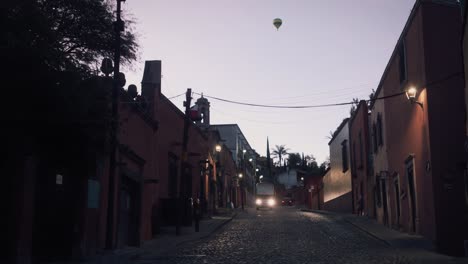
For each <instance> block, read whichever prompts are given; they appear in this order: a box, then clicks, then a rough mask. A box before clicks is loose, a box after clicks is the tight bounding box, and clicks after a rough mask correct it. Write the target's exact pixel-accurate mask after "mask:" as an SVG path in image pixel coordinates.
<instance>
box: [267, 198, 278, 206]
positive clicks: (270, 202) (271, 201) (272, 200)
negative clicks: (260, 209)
mask: <svg viewBox="0 0 468 264" xmlns="http://www.w3.org/2000/svg"><path fill="white" fill-rule="evenodd" d="M275 203H276V202H275V200H274V199H268V205H269V206H273V205H275Z"/></svg>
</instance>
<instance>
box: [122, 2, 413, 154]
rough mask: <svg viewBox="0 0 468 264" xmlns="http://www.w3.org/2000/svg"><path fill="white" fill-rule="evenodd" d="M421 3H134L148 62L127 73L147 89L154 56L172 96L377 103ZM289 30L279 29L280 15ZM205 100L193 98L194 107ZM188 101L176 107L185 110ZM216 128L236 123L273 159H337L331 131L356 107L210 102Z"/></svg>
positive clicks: (130, 5) (130, 6) (127, 8)
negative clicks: (282, 155) (280, 151)
mask: <svg viewBox="0 0 468 264" xmlns="http://www.w3.org/2000/svg"><path fill="white" fill-rule="evenodd" d="M414 2H415V0H362V1H361V0H357V1H347V0H339V1H338V0H325V1H316V0H308V1H307V0H288V1H285V0H283V1H279V0H270V1H266V0H237V1H228V0H209V1H208V0H197V1H195V0H185V1H182V0H170V1H169V0H166V1H162V0H140V1H138V0H127V1H126V2H124V3H123V5H122V9H123V10H124V12H125V13H127V15H130V16H131V17H134V19H135V21H136V23H135V25H134V29H135V32H136V33H137V35H138V39H139V40H138V42H139V44H140V59H139V61H138V62H136V63H135V64H134V65H132V67H131V68H124V69H123V71H124V72H125V74H126V76H127V84H130V83H134V84H137V86H140V83H141V78H142V76H143V66H144V61H145V60H161V61H162V74H163V80H162V92H163V94H165V95H166V96H167V97H171V96H174V95H178V94H181V93H183V92H185V91H186V89H187V88H192V90H193V91H194V92H198V93H204V94H206V95H211V96H216V97H221V98H225V99H230V100H237V101H242V102H249V103H257V104H275V105H313V104H324V103H341V102H350V101H352V98H354V97H357V98H360V99H368V96H369V94H370V93H371V91H372V89H373V88H374V89H375V88H376V87H377V85H378V82H379V80H380V78H381V75H382V73H383V71H384V69H385V66H386V65H387V62H388V60H389V58H390V56H391V53H392V51H393V49H394V46H395V44H396V42H397V40H398V37H399V35H400V33H401V31H402V29H403V27H404V24H405V22H406V19H407V18H408V15H409V14H410V11H411V8H412V7H413V4H414ZM277 17H278V18H281V19H282V20H283V25H282V26H281V28H280V29H279V30H278V31H277V30H276V28H275V27H274V26H273V19H274V18H277ZM197 98H198V95H194V101H195V100H196V99H197ZM183 100H184V98H183V96H181V97H179V98H176V99H173V100H172V101H173V102H174V104H176V105H177V106H178V107H179V108H181V109H182V107H183V105H182V102H183ZM209 100H210V102H211V123H213V124H226V123H237V124H239V127H240V128H241V130H242V131H243V133H244V135H245V136H246V137H247V140H248V141H249V143H250V145H251V146H252V147H253V148H254V149H255V150H256V151H257V152H258V153H259V154H260V155H265V154H266V138H267V136H268V137H269V139H270V147H271V148H272V147H274V145H280V144H284V145H286V147H287V148H289V149H290V151H292V152H299V153H302V152H304V154H306V155H310V154H313V155H314V156H315V157H316V158H317V160H318V162H319V163H321V162H323V161H324V160H325V158H326V157H327V156H328V155H329V149H328V141H329V139H328V138H327V137H328V136H329V131H333V130H335V129H336V127H337V126H338V125H339V124H340V122H341V120H342V119H343V118H346V117H348V116H349V108H350V106H340V107H328V108H312V109H269V108H256V107H249V106H241V105H234V104H228V103H225V102H220V101H216V100H213V99H209Z"/></svg>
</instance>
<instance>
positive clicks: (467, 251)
mask: <svg viewBox="0 0 468 264" xmlns="http://www.w3.org/2000/svg"><path fill="white" fill-rule="evenodd" d="M464 242H465V257H468V240H465V241H464Z"/></svg>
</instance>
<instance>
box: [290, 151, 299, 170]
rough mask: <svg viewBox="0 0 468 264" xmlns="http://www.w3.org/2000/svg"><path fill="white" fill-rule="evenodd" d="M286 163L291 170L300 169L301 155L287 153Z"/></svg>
mask: <svg viewBox="0 0 468 264" xmlns="http://www.w3.org/2000/svg"><path fill="white" fill-rule="evenodd" d="M288 163H289V167H291V168H299V167H301V163H302V159H301V155H300V154H299V153H289V155H288Z"/></svg>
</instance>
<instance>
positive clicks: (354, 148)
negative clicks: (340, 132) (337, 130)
mask: <svg viewBox="0 0 468 264" xmlns="http://www.w3.org/2000/svg"><path fill="white" fill-rule="evenodd" d="M351 160H352V163H353V166H352V167H351V170H352V172H353V173H355V172H356V168H357V167H356V142H353V155H351Z"/></svg>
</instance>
